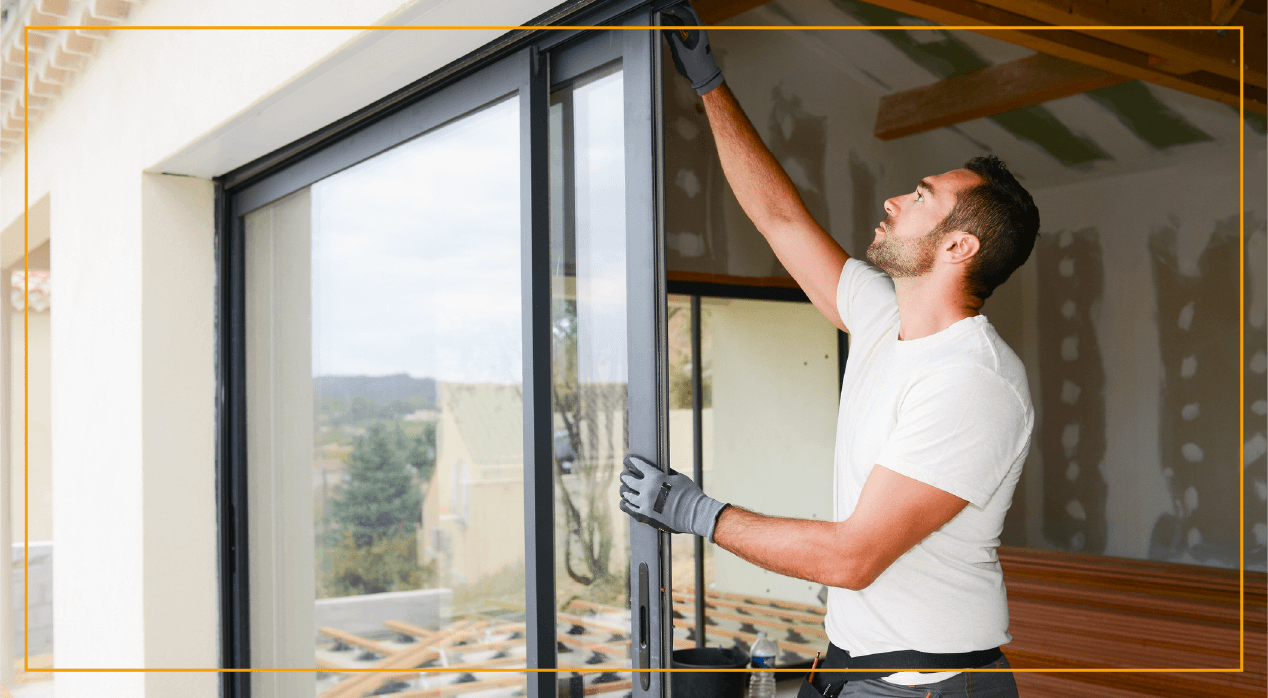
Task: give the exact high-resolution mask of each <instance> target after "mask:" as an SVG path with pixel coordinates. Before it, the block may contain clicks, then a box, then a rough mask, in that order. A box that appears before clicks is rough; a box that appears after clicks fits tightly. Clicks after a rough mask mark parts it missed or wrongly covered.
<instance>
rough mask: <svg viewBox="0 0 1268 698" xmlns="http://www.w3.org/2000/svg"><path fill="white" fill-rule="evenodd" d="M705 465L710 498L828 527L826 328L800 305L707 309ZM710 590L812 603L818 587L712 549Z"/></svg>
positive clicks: (829, 347) (834, 376) (830, 391)
mask: <svg viewBox="0 0 1268 698" xmlns="http://www.w3.org/2000/svg"><path fill="white" fill-rule="evenodd" d="M710 308H711V310H712V315H711V316H710V327H711V332H712V340H713V353H712V368H713V410H712V412H713V434H712V436H713V439H712V443H710V444H707V445H706V449H707V450H706V452H709V451H711V452H712V459H713V462H714V464H715V465H714V467H713V472H712V476H711V477H709V478H708V479H707V480H706V481H705V487H706V489H707V490H708V492H709V494H710V496H712V497H714V498H716V499H718V500H720V501H723V502H730V503H733V504H736V505H737V506H742V507H745V508H747V509H751V510H753V511H756V512H759V513H762V514H769V515H772V516H791V517H796V518H801V519H819V520H822V521H829V520H831V519H832V457H833V455H832V454H833V439H834V436H835V434H836V422H837V400H838V397H839V392H840V391H839V390H838V388H837V387H836V386H837V385H839V384H840V369H839V367H838V363H837V339H836V328H834V327H833V326H832V325H830V324H828V321H827V320H825V319H824V318H823V316H822V315H820V314H819V311H817V310H815V309H814V306H811V305H810V304H808V303H778V302H769V301H730V302H718V303H717V304H714V303H710ZM713 564H714V575H713V578H712V579H711V580H709V581H710V582H711V583H712V584H715V585H716V586H715V587H713V588H716V589H717V590H719V591H725V592H735V593H741V594H757V595H760V596H769V597H773V598H780V599H788V600H791V601H797V602H799V603H817V602H818V601H817V599H816V598H815V594H817V593H818V592H819V589H820V585H818V584H812V583H810V582H806V581H803V580H800V579H793V578H791V577H784V576H781V575H778V574H775V573H773V572H768V571H766V570H763V569H761V568H758V567H756V566H754V565H752V564H750V563H748V562H745V561H744V560H741V559H740V558H738V557H736V556H735V555H733V554H731V553H728V552H726V551H724V550H721V549H720V548H715V549H714V553H713Z"/></svg>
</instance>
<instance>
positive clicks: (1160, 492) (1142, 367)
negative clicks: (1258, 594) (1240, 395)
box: [1035, 130, 1268, 569]
mask: <svg viewBox="0 0 1268 698" xmlns="http://www.w3.org/2000/svg"><path fill="white" fill-rule="evenodd" d="M1248 131H1249V130H1248ZM1250 136H1251V138H1250V147H1249V148H1248V149H1247V153H1246V200H1245V204H1246V206H1245V211H1246V230H1245V234H1246V241H1247V250H1246V251H1247V255H1248V260H1249V268H1248V270H1247V276H1246V304H1247V309H1248V311H1249V313H1250V315H1251V317H1250V318H1249V321H1248V322H1247V324H1246V327H1245V331H1246V333H1247V336H1248V340H1247V345H1248V346H1254V344H1253V342H1254V341H1255V339H1254V336H1255V334H1256V333H1257V334H1258V335H1259V340H1258V341H1259V343H1260V344H1261V345H1262V342H1263V339H1262V337H1263V335H1264V332H1265V324H1264V317H1263V316H1264V307H1265V301H1266V299H1265V278H1264V276H1263V272H1262V270H1263V268H1264V263H1265V259H1264V242H1263V240H1264V234H1265V233H1264V230H1265V229H1264V221H1265V218H1268V216H1266V215H1265V213H1266V209H1268V201H1266V200H1265V187H1266V186H1268V182H1266V179H1265V165H1266V163H1265V152H1264V150H1263V148H1262V145H1261V144H1262V143H1263V137H1262V136H1257V134H1254V133H1253V132H1250ZM1256 143H1258V144H1260V145H1259V147H1256ZM1237 187H1238V163H1237V162H1236V160H1235V159H1233V158H1228V157H1223V158H1216V159H1211V160H1205V161H1192V162H1185V163H1183V164H1177V165H1176V166H1175V167H1172V168H1168V169H1163V170H1155V171H1151V172H1144V173H1139V174H1133V175H1126V176H1123V177H1116V178H1112V179H1108V180H1101V181H1097V182H1091V183H1087V184H1074V185H1067V186H1063V187H1057V188H1053V189H1048V190H1044V191H1040V192H1036V193H1035V199H1036V203H1037V204H1038V206H1039V208H1040V211H1041V212H1042V215H1043V224H1044V230H1046V231H1048V232H1049V234H1051V235H1057V234H1059V233H1061V232H1062V231H1075V230H1082V229H1085V228H1089V227H1091V228H1095V229H1097V230H1098V231H1099V241H1100V245H1101V249H1102V254H1103V264H1104V270H1105V272H1104V292H1103V298H1102V300H1101V303H1100V305H1099V321H1098V322H1096V323H1095V331H1096V335H1097V340H1098V341H1099V343H1100V347H1101V353H1102V361H1103V363H1104V370H1105V425H1106V450H1105V457H1104V461H1103V463H1102V464H1100V471H1101V474H1102V475H1103V477H1104V480H1105V483H1106V486H1107V488H1106V493H1105V497H1106V504H1105V514H1106V518H1107V534H1108V535H1107V538H1106V547H1105V553H1106V554H1108V555H1118V556H1123V557H1131V558H1147V557H1150V535H1151V532H1152V531H1153V528H1154V525H1155V522H1157V520H1158V518H1159V517H1160V516H1162V515H1164V514H1174V513H1175V509H1176V501H1175V498H1174V497H1173V496H1172V493H1171V492H1170V490H1169V488H1168V476H1167V475H1166V473H1165V472H1164V467H1163V464H1162V461H1163V457H1162V454H1161V453H1160V451H1159V449H1160V428H1161V427H1160V407H1161V406H1162V396H1161V390H1162V388H1164V387H1165V386H1166V385H1167V380H1168V379H1167V378H1166V377H1165V376H1166V375H1167V374H1166V371H1165V367H1164V365H1163V360H1162V356H1161V354H1160V345H1159V331H1160V328H1161V326H1162V325H1163V324H1164V323H1165V324H1166V325H1168V326H1170V325H1173V324H1175V323H1177V321H1178V320H1177V318H1175V317H1171V316H1166V317H1163V316H1161V314H1160V313H1159V311H1158V310H1157V300H1156V297H1155V294H1156V293H1157V292H1158V289H1157V284H1158V281H1157V279H1155V278H1154V274H1153V271H1152V269H1151V265H1150V255H1149V247H1148V244H1149V239H1150V236H1151V234H1154V233H1156V232H1157V231H1159V230H1160V229H1163V228H1174V229H1176V230H1177V231H1178V233H1179V234H1178V236H1177V252H1178V261H1179V265H1180V270H1181V271H1182V272H1184V273H1187V274H1193V273H1196V272H1197V266H1198V260H1199V257H1200V255H1201V254H1202V252H1203V250H1204V249H1205V248H1206V247H1207V244H1208V242H1209V241H1210V239H1211V237H1212V233H1213V231H1215V230H1216V228H1217V226H1218V225H1219V224H1220V222H1221V221H1227V220H1229V219H1235V217H1236V215H1237V211H1238V193H1237ZM1256 257H1257V259H1256ZM1256 269H1258V270H1260V271H1259V272H1258V273H1256ZM1223 271H1224V273H1225V274H1227V275H1228V277H1229V278H1230V279H1236V278H1237V274H1238V272H1237V268H1236V265H1235V264H1234V265H1230V266H1229V267H1228V268H1227V269H1225V270H1223ZM1210 281H1214V279H1211V280H1210ZM1226 302H1227V304H1228V305H1229V306H1230V307H1233V306H1235V305H1236V303H1237V297H1236V295H1235V292H1234V294H1232V295H1230V296H1229V297H1228V298H1227V299H1226ZM1235 317H1236V313H1235V312H1234V313H1233V318H1234V323H1235V321H1236V320H1235ZM1221 329H1222V331H1223V332H1224V333H1226V334H1229V333H1231V334H1232V335H1235V334H1236V332H1237V326H1236V324H1230V325H1227V326H1226V327H1223V328H1221ZM1207 339H1208V340H1209V339H1215V338H1214V337H1209V338H1207ZM1252 354H1253V350H1250V351H1247V353H1246V360H1247V364H1248V365H1247V370H1246V380H1247V386H1248V387H1247V390H1248V395H1253V394H1254V391H1255V390H1258V391H1260V392H1261V393H1262V392H1263V390H1264V381H1265V379H1264V374H1263V372H1262V369H1260V371H1259V372H1256V370H1255V369H1254V364H1253V363H1252V359H1253V357H1252ZM1261 365H1262V364H1261ZM1199 369H1200V371H1201V373H1199V374H1198V375H1197V376H1196V378H1195V380H1203V381H1207V382H1208V383H1209V386H1210V389H1209V395H1210V396H1211V397H1213V398H1214V399H1216V400H1218V399H1220V397H1219V396H1221V395H1222V396H1227V399H1228V400H1229V401H1230V402H1231V405H1233V408H1232V409H1233V413H1232V414H1233V416H1234V417H1235V415H1236V407H1235V406H1236V404H1237V385H1236V382H1237V373H1236V366H1235V364H1234V365H1231V366H1227V367H1214V366H1208V365H1203V366H1200V367H1199ZM1174 379H1175V376H1174V375H1172V376H1171V380H1174ZM1256 384H1257V385H1256ZM1252 399H1253V398H1252ZM1038 400H1039V397H1038V396H1036V401H1038ZM1214 407H1215V406H1213V405H1211V404H1209V403H1208V404H1207V405H1206V409H1207V410H1211V409H1212V408H1214ZM1245 419H1246V439H1247V441H1248V442H1249V441H1252V440H1253V439H1254V437H1255V435H1256V434H1257V433H1258V434H1262V433H1264V430H1265V421H1264V417H1263V415H1262V414H1259V415H1257V414H1255V413H1254V412H1253V410H1247V411H1246V414H1245ZM1202 445H1203V446H1205V447H1206V449H1207V450H1208V451H1211V450H1212V448H1213V445H1212V444H1209V443H1204V444H1202ZM1230 446H1231V447H1232V448H1233V449H1234V454H1235V452H1236V451H1235V447H1236V444H1231V445H1230ZM1251 450H1253V449H1248V451H1251ZM1263 462H1264V461H1263V460H1262V455H1260V456H1259V457H1257V458H1252V457H1249V456H1248V458H1247V468H1248V470H1247V473H1246V487H1247V491H1248V502H1249V504H1248V509H1247V512H1246V515H1247V519H1248V521H1250V522H1251V523H1252V526H1253V522H1254V521H1255V520H1256V517H1258V518H1259V519H1262V516H1263V509H1262V507H1263V498H1262V497H1261V496H1257V495H1256V494H1254V493H1255V492H1256V488H1257V487H1258V488H1259V491H1262V485H1258V484H1257V483H1262V482H1264V481H1265V478H1266V477H1268V473H1265V470H1264V467H1263ZM1222 466H1229V467H1234V466H1235V464H1220V463H1207V464H1206V467H1208V468H1210V470H1209V471H1208V472H1210V473H1211V477H1217V475H1216V474H1215V473H1220V475H1222V476H1225V477H1227V476H1230V475H1231V476H1232V477H1234V478H1235V477H1236V476H1235V474H1233V473H1231V472H1228V469H1227V468H1223V467H1222ZM1049 467H1052V464H1049ZM1057 467H1062V468H1064V467H1065V465H1064V463H1061V464H1058V465H1057ZM1087 467H1094V466H1093V465H1089V466H1087ZM1217 469H1218V470H1217ZM1230 487H1235V484H1234V485H1230ZM1182 489H1183V488H1182ZM1195 491H1196V492H1198V493H1199V494H1206V495H1208V496H1206V497H1201V498H1199V499H1198V500H1197V502H1198V506H1197V507H1194V508H1195V509H1197V508H1200V507H1201V506H1206V507H1207V508H1208V509H1209V508H1211V507H1227V508H1231V509H1232V510H1233V511H1234V512H1235V511H1236V508H1237V501H1236V498H1235V497H1233V498H1231V499H1229V500H1228V501H1225V500H1223V499H1220V498H1216V497H1215V496H1213V492H1212V490H1209V489H1208V490H1205V492H1204V491H1203V488H1202V486H1201V485H1198V486H1197V488H1196V489H1195ZM1180 499H1183V496H1182V495H1181V497H1180ZM1256 504H1258V507H1259V510H1258V511H1256V510H1255V505H1256ZM1182 506H1183V505H1182ZM1190 513H1192V512H1190ZM1235 520H1236V519H1235V517H1234V518H1233V519H1232V522H1235ZM1232 522H1230V523H1231V525H1233V526H1235V525H1236V524H1235V523H1232ZM1229 533H1230V534H1234V533H1235V532H1231V531H1230V532H1229ZM1206 536H1207V538H1208V539H1209V538H1211V537H1212V536H1213V532H1211V531H1208V532H1207V534H1206ZM1248 538H1253V532H1252V533H1251V534H1250V535H1248ZM1252 546H1253V543H1252ZM1233 560H1234V564H1236V557H1235V554H1234V556H1233ZM1186 561H1190V562H1205V561H1203V560H1201V559H1200V558H1198V559H1195V558H1188V559H1187V560H1186ZM1205 564H1211V563H1210V562H1205ZM1247 564H1248V566H1252V567H1257V568H1258V569H1263V565H1264V561H1263V560H1262V559H1259V560H1253V559H1247Z"/></svg>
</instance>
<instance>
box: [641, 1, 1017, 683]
mask: <svg viewBox="0 0 1268 698" xmlns="http://www.w3.org/2000/svg"><path fill="white" fill-rule="evenodd" d="M666 13H667V14H666V15H665V23H666V24H671V23H672V24H675V25H678V26H680V27H681V28H676V29H674V30H671V31H668V32H666V38H667V40H668V41H669V45H670V50H671V53H672V56H673V59H674V63H675V65H676V66H677V68H678V70H679V72H680V73H681V74H682V75H683V76H684V77H686V78H687V79H688V80H691V82H692V86H693V87H694V88H696V90H697V92H699V93H700V94H701V95H702V96H703V99H704V105H705V109H706V112H707V114H708V118H709V123H710V126H711V128H712V130H713V134H714V138H715V140H716V142H717V148H718V155H719V158H720V159H721V162H722V167H723V171H724V172H725V174H726V177H727V181H728V182H729V183H730V185H731V188H732V190H733V191H734V192H735V195H736V198H737V199H738V200H739V202H740V204H741V206H743V208H744V211H745V212H746V213H747V214H748V215H749V217H750V218H751V219H752V220H753V222H754V224H755V225H756V226H757V229H758V230H760V231H761V233H762V234H763V236H764V237H765V238H766V239H767V241H768V242H769V244H770V245H771V247H772V249H773V250H774V251H775V254H776V255H777V256H778V257H779V260H780V261H781V262H782V263H783V265H784V267H785V268H786V269H788V271H789V272H790V273H791V274H792V276H793V278H794V279H796V280H797V282H798V284H799V285H800V286H801V288H802V289H804V290H805V292H806V295H807V296H809V298H810V300H811V301H812V302H813V303H814V305H815V307H816V308H818V309H819V310H820V312H822V313H823V315H824V316H825V317H827V318H828V320H829V321H830V322H832V324H834V325H836V326H837V327H839V328H840V329H841V330H843V331H845V332H848V333H850V358H849V362H848V364H847V367H846V373H845V377H844V381H843V386H842V393H841V405H840V413H839V416H838V427H837V435H836V454H835V484H834V491H833V502H834V504H833V506H834V520H833V521H830V522H829V521H812V520H802V519H788V518H776V517H769V516H763V515H761V514H757V513H754V512H751V511H748V510H746V509H741V508H739V507H737V506H732V505H728V504H724V503H722V502H718V501H716V500H714V499H711V498H709V497H708V496H706V495H705V494H704V493H703V492H702V491H701V490H700V488H698V487H696V486H695V484H694V483H693V482H692V481H691V480H690V479H689V478H687V477H685V476H683V475H681V474H678V473H672V472H671V473H669V474H666V473H664V472H662V471H661V470H660V469H658V468H656V467H655V466H654V465H652V464H650V463H648V462H647V461H646V460H644V459H642V458H639V457H638V456H634V455H631V456H629V457H628V458H626V466H627V470H626V471H625V472H623V473H622V475H621V483H622V484H621V508H622V509H623V510H624V511H626V512H627V513H628V514H630V515H631V516H632V517H634V518H635V519H636V520H638V521H641V522H643V523H647V524H650V525H653V526H656V527H658V528H660V529H662V530H666V531H670V532H673V533H681V532H690V533H694V534H696V535H700V536H704V537H706V538H708V539H709V540H711V541H713V542H714V543H716V544H717V545H719V546H721V547H722V548H723V549H725V550H728V551H730V552H732V553H735V554H736V555H739V556H740V557H742V558H744V559H746V560H748V561H750V562H752V563H754V564H757V565H759V566H761V567H763V568H765V569H768V570H771V571H774V572H777V573H780V574H785V575H788V576H792V577H797V578H800V579H806V580H810V581H814V582H820V583H822V584H825V585H827V586H828V587H829V590H828V601H827V606H828V608H827V619H826V629H827V633H828V637H829V639H830V644H829V648H828V653H827V655H826V657H825V659H824V662H823V663H822V664H821V665H820V670H819V671H818V672H816V674H815V677H814V682H813V683H814V685H813V686H811V684H809V683H806V682H803V685H802V687H801V690H802V693H801V694H799V695H802V696H818V695H827V696H829V697H831V696H835V695H838V694H839V695H841V696H908V695H910V696H929V697H934V696H946V697H948V698H950V697H952V696H968V695H972V696H976V697H981V698H994V697H996V696H1001V697H1002V696H1016V694H1017V689H1016V684H1015V682H1014V681H1013V677H1012V674H1011V673H1009V672H1004V671H995V672H963V671H957V670H962V669H971V668H983V669H997V670H999V669H1007V668H1008V663H1007V660H1005V659H1004V658H1003V655H1002V653H1001V652H1000V651H999V646H1000V645H1002V644H1005V643H1007V642H1008V641H1009V640H1010V639H1011V636H1010V635H1009V634H1008V605H1007V599H1006V597H1005V592H1004V586H1003V578H1002V574H1001V570H1000V566H999V562H998V559H997V557H996V552H995V548H996V546H997V545H998V544H999V538H998V536H999V533H1000V531H1001V530H1002V527H1003V521H1004V515H1005V513H1006V512H1007V510H1008V507H1009V505H1010V503H1011V502H1012V495H1013V490H1014V488H1015V486H1016V484H1017V480H1018V478H1019V476H1020V474H1021V467H1022V463H1023V462H1024V460H1025V458H1026V453H1027V451H1028V449H1029V445H1030V432H1031V428H1032V426H1033V423H1034V413H1033V410H1032V408H1031V403H1030V395H1029V392H1028V390H1027V384H1026V373H1025V368H1024V367H1023V366H1022V363H1021V361H1020V360H1019V359H1018V358H1017V355H1016V354H1014V353H1013V351H1012V350H1011V349H1009V348H1008V346H1007V345H1006V344H1005V343H1004V342H1003V341H1002V340H1001V339H1000V337H999V335H998V334H997V333H996V332H995V329H994V328H993V327H992V326H991V324H990V322H988V321H987V319H986V317H985V316H983V315H980V314H979V313H978V309H979V308H981V306H982V303H983V301H984V300H985V299H986V298H987V297H988V296H989V295H990V294H991V292H992V290H993V289H994V288H995V287H996V286H998V285H999V284H1001V283H1003V282H1004V280H1006V279H1007V278H1008V277H1009V275H1010V274H1011V273H1012V272H1013V271H1014V270H1015V269H1016V268H1017V267H1019V266H1020V265H1021V264H1022V263H1023V262H1024V261H1025V260H1026V258H1027V257H1028V256H1029V255H1030V251H1031V249H1032V248H1033V246H1034V241H1035V236H1036V235H1037V234H1038V229H1039V213H1038V210H1037V209H1036V208H1035V205H1034V202H1033V201H1032V199H1031V197H1030V195H1029V194H1028V193H1027V192H1026V191H1025V189H1023V188H1022V187H1021V185H1019V184H1018V183H1017V180H1016V179H1014V178H1013V176H1012V175H1011V174H1009V172H1008V170H1007V168H1006V167H1004V165H1003V163H1001V162H999V161H998V160H997V159H995V158H975V159H974V160H971V161H970V162H969V163H968V164H967V165H966V168H965V169H960V170H952V171H950V172H946V173H944V174H940V175H935V176H929V177H925V178H924V179H922V180H920V183H919V184H918V185H917V186H916V188H915V190H914V191H912V192H911V193H908V194H903V195H901V196H895V197H893V198H891V199H889V200H888V201H886V202H885V213H886V216H885V220H884V221H882V222H881V224H880V225H879V226H878V227H877V228H876V231H875V234H876V238H875V240H874V242H872V244H871V245H870V246H869V247H868V250H867V257H868V259H869V260H870V261H871V262H872V263H873V264H874V265H876V267H879V268H880V270H883V272H884V273H882V271H878V270H877V269H876V268H873V267H871V266H868V265H867V264H864V263H862V262H860V261H859V260H856V259H851V258H850V256H849V255H848V254H846V252H845V250H843V249H842V248H841V246H840V245H838V244H837V243H836V241H834V240H833V239H832V238H831V237H830V236H829V235H828V234H827V233H826V232H825V231H824V230H823V228H821V227H820V226H819V225H818V223H816V222H815V221H814V219H813V218H812V217H811V216H810V214H809V212H808V211H807V210H806V207H805V205H804V204H803V203H802V200H801V198H800V196H799V195H798V193H797V190H796V188H795V187H794V186H793V184H792V181H791V180H790V179H789V177H788V175H787V174H786V173H785V172H784V171H783V169H782V168H781V167H780V166H779V164H778V162H777V161H776V160H775V158H774V156H772V154H771V153H770V151H769V150H768V149H767V148H766V146H765V145H764V144H763V143H762V141H761V139H760V137H759V136H758V134H757V132H756V131H755V130H754V128H753V126H752V124H751V123H750V122H749V120H748V118H747V117H746V116H745V115H744V113H743V111H742V110H741V109H740V106H739V104H738V103H737V102H736V100H735V98H734V97H733V96H732V94H731V92H730V90H729V89H728V87H727V85H726V83H725V82H723V79H722V74H721V71H720V70H718V67H717V65H716V64H715V63H714V61H713V58H712V56H711V53H710V49H709V45H708V37H707V35H706V33H705V32H704V30H703V29H698V28H695V27H697V26H698V25H699V20H698V17H697V16H696V15H695V12H694V10H692V9H691V7H690V5H683V6H678V7H675V8H671V9H670V10H667V11H666ZM770 469H771V474H772V475H773V476H777V475H778V469H779V464H778V463H772V464H770ZM841 668H855V669H858V668H868V669H877V670H879V671H873V672H870V673H863V672H839V671H838V672H833V671H831V670H832V669H841ZM895 669H925V670H942V671H934V672H932V673H919V672H912V671H899V672H896V671H894V670H895ZM847 681H848V682H847Z"/></svg>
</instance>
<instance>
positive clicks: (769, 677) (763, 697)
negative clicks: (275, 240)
mask: <svg viewBox="0 0 1268 698" xmlns="http://www.w3.org/2000/svg"><path fill="white" fill-rule="evenodd" d="M750 653H751V654H752V655H753V668H754V669H756V670H757V671H753V672H751V673H750V674H749V677H748V698H775V672H773V671H760V670H761V669H773V668H774V667H775V657H777V656H779V647H777V646H776V645H775V641H774V640H771V639H770V638H768V637H766V633H758V634H757V642H754V643H753V646H752V647H751V648H750Z"/></svg>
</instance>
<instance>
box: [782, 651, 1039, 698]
mask: <svg viewBox="0 0 1268 698" xmlns="http://www.w3.org/2000/svg"><path fill="white" fill-rule="evenodd" d="M977 668H979V669H1007V668H1009V665H1008V660H1007V659H1006V658H1004V657H1003V656H1000V658H999V659H997V660H995V661H993V662H988V663H986V664H984V665H982V666H979V667H977ZM856 675H857V674H856ZM841 676H849V673H845V672H842V673H837V674H836V675H835V676H833V675H832V674H831V673H828V672H825V673H816V675H815V681H814V685H813V686H812V685H811V684H810V683H809V682H807V681H804V680H803V681H802V682H801V690H800V691H799V692H798V693H797V698H822V697H824V696H826V697H827V698H1017V682H1016V681H1014V680H1013V674H1012V672H975V671H970V672H961V673H959V674H956V675H955V676H952V677H951V678H949V679H946V680H945V681H938V682H936V683H927V684H920V685H916V686H903V685H900V684H893V683H890V682H888V681H885V680H884V679H876V678H874V679H862V680H858V679H855V680H849V681H846V683H845V685H844V686H842V685H841V681H839V680H837V677H841ZM825 679H826V680H825Z"/></svg>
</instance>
